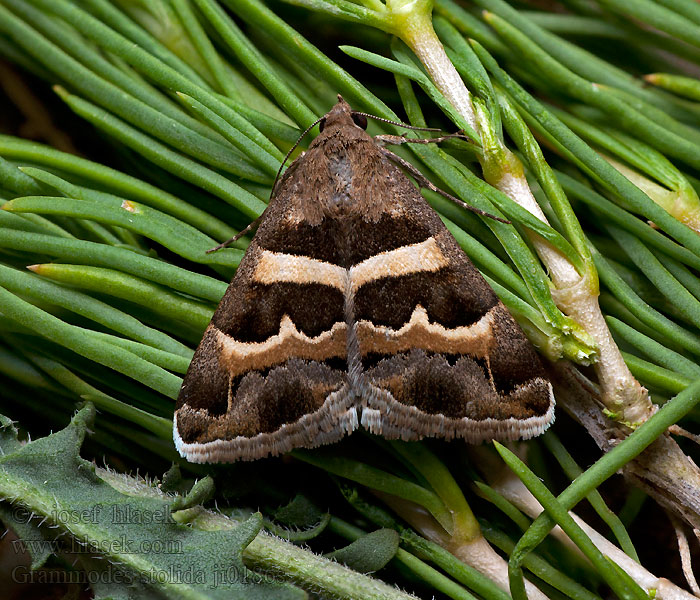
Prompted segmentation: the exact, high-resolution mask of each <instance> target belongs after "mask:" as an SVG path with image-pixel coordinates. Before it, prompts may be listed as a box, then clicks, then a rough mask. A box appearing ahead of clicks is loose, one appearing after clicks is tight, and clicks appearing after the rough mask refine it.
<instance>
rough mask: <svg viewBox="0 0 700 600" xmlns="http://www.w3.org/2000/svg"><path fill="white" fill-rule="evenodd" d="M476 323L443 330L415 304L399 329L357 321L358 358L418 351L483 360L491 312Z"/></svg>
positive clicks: (489, 337)
mask: <svg viewBox="0 0 700 600" xmlns="http://www.w3.org/2000/svg"><path fill="white" fill-rule="evenodd" d="M497 308H498V305H496V306H494V307H493V308H492V309H491V310H489V311H488V312H487V313H486V314H485V315H484V316H483V317H481V318H480V319H479V320H478V321H477V322H476V323H472V324H471V325H464V326H461V327H455V328H454V329H447V328H446V327H443V326H442V325H440V323H431V322H430V320H429V319H428V313H427V311H426V310H425V309H424V308H423V307H422V306H421V305H420V304H419V305H417V306H416V308H415V309H414V310H413V314H412V315H411V319H410V320H409V321H408V323H405V324H404V325H403V326H402V327H401V329H391V328H390V327H384V326H376V325H373V324H372V323H370V322H369V321H364V320H363V321H358V323H357V338H358V341H359V344H360V353H361V354H362V355H365V354H369V353H371V352H377V353H380V354H395V353H397V352H404V351H406V350H410V349H411V348H422V349H423V350H429V351H431V352H440V353H444V354H469V355H471V356H474V357H478V358H485V357H487V356H488V354H489V352H490V351H491V349H492V346H493V342H494V339H493V332H494V328H493V321H494V317H493V314H494V309H497Z"/></svg>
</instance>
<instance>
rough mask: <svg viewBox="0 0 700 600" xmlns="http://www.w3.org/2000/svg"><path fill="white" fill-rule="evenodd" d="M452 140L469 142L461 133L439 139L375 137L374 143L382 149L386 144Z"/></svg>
mask: <svg viewBox="0 0 700 600" xmlns="http://www.w3.org/2000/svg"><path fill="white" fill-rule="evenodd" d="M453 138H459V139H460V140H469V138H468V137H466V136H465V135H464V134H463V133H462V131H461V130H460V131H458V132H457V133H448V134H446V135H441V136H440V137H434V138H407V137H404V136H402V135H388V134H387V135H375V136H374V141H375V142H377V145H378V146H381V147H384V146H386V145H387V144H396V145H400V144H437V143H439V142H444V141H445V140H450V139H453Z"/></svg>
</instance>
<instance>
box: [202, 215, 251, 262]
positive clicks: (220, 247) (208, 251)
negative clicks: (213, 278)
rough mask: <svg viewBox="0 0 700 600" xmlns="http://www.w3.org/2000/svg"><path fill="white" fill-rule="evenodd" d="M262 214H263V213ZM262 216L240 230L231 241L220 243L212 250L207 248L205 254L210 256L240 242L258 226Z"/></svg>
mask: <svg viewBox="0 0 700 600" xmlns="http://www.w3.org/2000/svg"><path fill="white" fill-rule="evenodd" d="M263 214H264V213H263ZM262 218H263V215H260V216H259V217H258V218H257V219H255V221H251V222H250V223H249V224H248V226H247V227H245V228H244V229H241V230H240V231H239V232H238V233H237V234H236V235H234V236H233V237H232V238H231V239H228V240H226V241H225V242H221V243H220V244H219V245H218V246H214V247H213V248H209V250H207V254H211V253H212V252H216V251H217V250H221V249H222V248H226V246H230V245H231V244H235V243H236V242H237V241H238V240H240V239H241V238H242V237H243V236H244V235H245V234H246V233H248V232H249V231H251V230H252V229H253V228H255V227H257V226H258V225H260V223H261V221H262Z"/></svg>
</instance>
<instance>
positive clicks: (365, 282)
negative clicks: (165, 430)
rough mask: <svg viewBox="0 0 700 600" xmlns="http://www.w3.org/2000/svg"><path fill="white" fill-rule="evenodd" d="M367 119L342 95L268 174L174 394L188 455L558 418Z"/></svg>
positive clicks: (456, 434)
mask: <svg viewBox="0 0 700 600" xmlns="http://www.w3.org/2000/svg"><path fill="white" fill-rule="evenodd" d="M365 127H366V119H365V118H364V117H363V115H362V114H361V113H354V112H353V111H352V109H351V108H350V106H349V105H348V104H347V103H346V102H345V101H344V100H343V99H342V98H341V97H340V96H339V101H338V103H337V104H336V105H335V106H334V107H333V109H332V110H331V111H330V112H329V113H328V114H326V115H325V117H323V118H322V119H321V120H320V128H321V133H320V135H318V136H317V137H316V139H315V140H314V141H313V142H312V143H311V145H310V146H309V149H308V150H307V151H306V152H305V153H304V154H303V155H302V156H301V157H299V158H298V159H296V160H295V161H294V162H293V163H292V164H291V165H290V166H289V168H288V169H287V171H286V172H285V173H284V175H283V177H282V178H281V179H280V180H279V182H278V184H277V185H276V186H275V189H274V192H273V195H272V198H271V200H270V203H269V205H268V207H267V209H266V210H265V212H264V214H263V215H262V217H261V219H260V223H259V226H258V229H257V232H256V234H255V236H254V238H253V240H252V242H251V244H250V246H249V247H248V250H247V252H246V254H245V256H244V257H243V259H242V261H241V263H240V266H239V268H238V270H237V272H236V274H235V276H234V278H233V280H232V282H231V284H230V286H229V287H228V289H227V291H226V294H225V295H224V297H223V299H222V300H221V303H220V304H219V307H218V308H217V310H216V312H215V314H214V316H213V318H212V321H211V323H210V325H209V327H208V328H207V330H206V332H205V334H204V338H203V339H202V341H201V343H200V345H199V347H198V349H197V351H196V353H195V355H194V358H193V360H192V363H191V365H190V368H189V370H188V372H187V375H186V376H185V379H184V382H183V385H182V389H181V391H180V394H179V397H178V400H177V405H176V410H175V418H174V439H175V445H176V447H177V449H178V451H179V452H180V454H181V455H182V456H183V457H185V458H187V460H189V461H192V462H200V463H201V462H232V461H236V460H254V459H258V458H262V457H265V456H268V455H273V456H274V455H278V454H282V453H285V452H288V451H290V450H292V449H293V448H297V447H304V448H313V447H316V446H319V445H322V444H330V443H333V442H336V441H338V440H340V439H341V438H342V437H343V436H345V435H347V434H349V433H351V432H352V431H354V430H356V429H357V428H358V427H360V426H362V427H364V428H366V429H368V430H369V431H370V432H372V433H375V434H380V435H382V436H384V437H385V438H389V439H402V440H418V439H421V438H423V437H426V436H428V437H441V438H444V439H447V440H450V439H453V438H463V439H465V440H466V441H468V442H470V443H479V442H482V441H485V440H491V439H499V440H511V439H517V438H530V437H533V436H536V435H539V434H540V433H542V432H543V431H544V430H545V429H546V428H547V427H548V426H549V425H550V424H551V422H552V421H553V419H554V396H553V393H552V386H551V384H550V382H549V380H548V379H547V377H546V374H545V371H544V368H543V366H542V363H541V362H540V359H539V357H538V355H537V353H536V351H535V349H534V348H533V347H532V345H531V344H530V343H529V341H528V340H527V339H526V337H525V335H524V334H523V332H522V331H521V329H520V328H519V326H518V325H517V324H516V322H515V321H514V319H513V317H512V316H511V315H510V313H508V311H507V310H506V308H505V307H504V306H503V304H501V302H500V301H499V300H498V298H497V297H496V295H495V293H494V292H493V290H492V289H491V288H490V287H489V286H488V284H487V283H486V281H485V280H484V279H483V277H482V276H481V275H480V273H479V272H478V271H477V269H476V268H475V267H474V265H473V264H472V263H471V261H470V260H469V259H468V258H467V256H466V255H465V254H464V252H463V251H462V250H461V248H460V247H459V246H458V244H457V242H456V241H455V239H454V238H453V237H452V236H451V235H450V233H449V232H448V231H447V229H446V228H445V226H444V225H443V223H442V221H441V220H440V218H439V217H438V215H437V214H436V213H435V212H434V211H433V210H432V209H431V208H430V206H429V205H428V204H427V202H426V201H425V200H424V199H423V196H422V195H421V194H420V191H419V190H418V188H417V187H416V186H415V185H414V183H412V182H411V180H409V179H408V177H407V176H406V175H405V174H404V172H403V170H402V169H401V168H399V166H397V164H396V161H395V160H394V159H392V158H391V157H395V155H393V153H390V152H388V150H386V149H385V148H383V146H382V145H381V144H379V143H377V142H376V141H375V140H374V138H372V137H371V136H369V135H368V134H367V132H366V131H365ZM395 158H398V157H395Z"/></svg>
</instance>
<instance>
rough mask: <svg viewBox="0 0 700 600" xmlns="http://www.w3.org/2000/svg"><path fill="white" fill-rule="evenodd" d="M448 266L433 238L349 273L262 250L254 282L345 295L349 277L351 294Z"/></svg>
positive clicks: (311, 260) (383, 254)
mask: <svg viewBox="0 0 700 600" xmlns="http://www.w3.org/2000/svg"><path fill="white" fill-rule="evenodd" d="M447 265H448V260H447V258H446V257H445V255H444V254H443V253H442V252H441V250H440V247H439V246H438V244H437V242H436V241H435V238H433V237H429V238H428V239H427V240H423V241H422V242H418V243H417V244H410V245H406V246H401V247H400V248H396V249H394V250H389V251H387V252H381V253H379V254H377V255H375V256H372V257H371V258H368V259H366V260H363V261H362V262H361V263H358V264H356V265H354V266H353V267H351V268H350V269H349V270H347V269H345V268H343V267H339V266H337V265H334V264H331V263H329V262H325V261H322V260H318V259H316V258H309V257H308V256H297V255H294V254H282V253H279V252H270V251H269V250H263V251H262V253H261V254H260V258H259V259H258V264H257V266H256V267H255V272H254V273H253V279H255V281H257V282H259V283H264V284H268V285H269V284H273V283H279V282H290V283H299V284H305V283H320V284H323V285H328V286H330V287H334V288H337V289H339V290H343V291H345V290H346V289H347V282H348V277H350V281H351V282H352V291H353V292H356V291H357V290H358V288H360V287H361V286H362V285H364V284H365V283H370V282H372V281H376V280H377V279H383V278H385V277H401V276H402V275H410V274H412V273H422V272H427V271H438V270H439V269H442V268H443V267H446V266H447Z"/></svg>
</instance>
